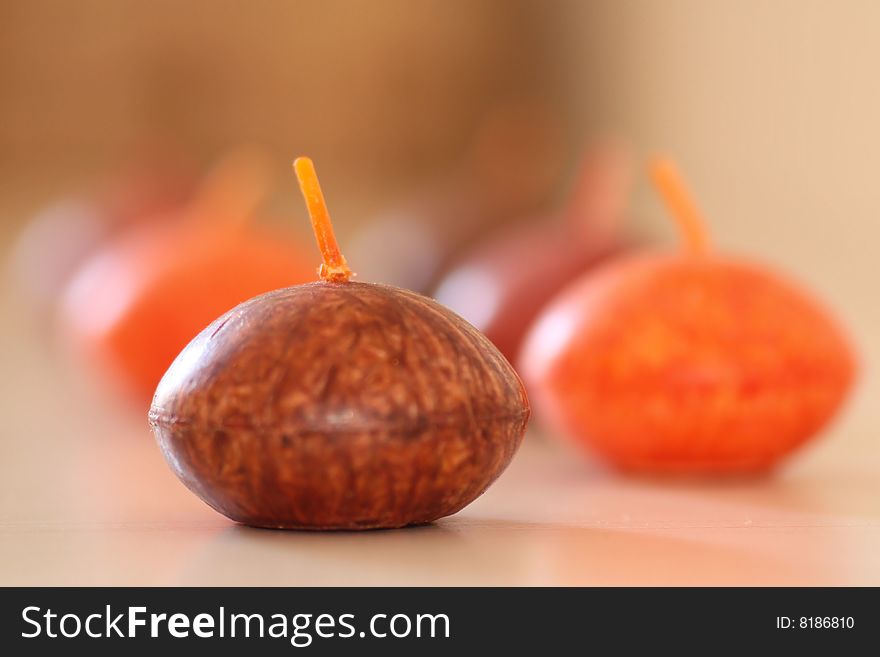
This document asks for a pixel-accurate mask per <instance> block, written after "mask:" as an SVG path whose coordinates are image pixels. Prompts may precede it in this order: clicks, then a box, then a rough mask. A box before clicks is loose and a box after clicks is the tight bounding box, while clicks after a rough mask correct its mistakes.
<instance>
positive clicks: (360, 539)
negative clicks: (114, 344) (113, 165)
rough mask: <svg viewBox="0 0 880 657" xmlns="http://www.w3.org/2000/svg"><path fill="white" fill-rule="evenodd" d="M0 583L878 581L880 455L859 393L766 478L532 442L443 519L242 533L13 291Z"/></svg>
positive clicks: (1, 437) (2, 354)
mask: <svg viewBox="0 0 880 657" xmlns="http://www.w3.org/2000/svg"><path fill="white" fill-rule="evenodd" d="M0 311H2V313H3V316H4V320H5V321H4V322H2V324H3V327H2V329H0V331H2V344H0V362H2V363H3V373H4V376H3V377H0V379H2V381H0V403H2V406H3V407H2V413H3V417H4V422H3V427H2V429H0V482H2V483H0V584H3V585H664V584H665V585H711V584H723V585H740V584H742V585H750V584H755V585H760V584H766V585H785V584H790V585H869V584H870V585H878V584H880V550H878V545H880V476H878V475H880V447H878V445H877V444H876V441H875V431H874V428H873V427H875V426H878V424H877V422H878V418H876V417H874V413H875V411H873V409H872V404H870V398H871V396H872V390H874V389H876V388H875V386H873V385H872V383H871V382H870V381H868V380H863V381H862V386H861V389H860V391H859V394H858V395H857V398H856V400H855V402H854V403H853V404H851V405H850V407H849V409H848V410H847V412H846V413H845V415H844V417H843V418H842V419H841V421H840V422H839V423H838V424H837V425H835V427H833V428H832V429H831V430H830V431H829V432H828V435H826V436H824V437H823V439H822V440H820V441H817V443H816V444H815V445H814V446H811V447H810V448H808V449H807V450H806V451H805V452H804V453H802V454H799V455H798V456H797V458H795V459H793V460H792V461H791V462H789V463H788V464H787V465H786V467H785V468H783V469H782V470H780V471H779V472H778V473H776V474H775V475H773V476H770V477H763V478H759V479H750V480H749V479H745V480H744V479H739V480H726V481H722V482H717V481H714V482H713V481H694V480H680V479H679V480H662V479H661V480H651V479H633V478H624V477H620V476H617V475H615V474H613V473H609V472H606V471H603V470H602V469H601V468H599V467H598V466H596V465H595V464H591V463H589V462H588V461H587V460H586V459H585V458H584V457H583V456H581V455H580V454H579V453H575V452H574V451H571V450H570V449H568V448H567V447H565V446H563V445H560V444H558V443H557V442H554V441H552V440H548V439H546V438H545V437H543V436H541V435H539V434H537V433H534V434H530V435H528V436H527V438H526V440H525V443H524V445H523V447H522V449H521V451H520V452H519V454H518V455H517V457H516V458H515V459H514V462H513V464H512V465H511V467H510V468H509V470H508V471H507V472H506V473H505V474H504V475H503V476H502V477H501V479H500V480H499V481H498V482H497V483H496V484H495V485H494V486H493V487H492V488H491V489H490V490H489V491H488V492H487V493H486V494H485V495H484V496H483V497H481V498H480V499H479V500H477V501H476V502H474V503H473V504H472V505H470V506H469V507H468V508H466V509H465V510H463V511H462V512H460V513H459V514H457V515H455V516H453V517H451V518H447V519H444V520H441V521H439V522H437V523H435V524H433V525H430V526H424V527H416V528H408V529H401V530H393V531H370V532H362V533H353V532H335V533H334V532H331V533H311V532H284V531H269V530H258V529H251V528H247V527H242V526H238V525H235V524H233V523H232V522H230V521H228V520H227V519H225V518H223V517H222V516H220V515H218V514H216V513H215V512H214V511H212V510H211V509H209V508H208V507H207V506H205V505H204V504H202V503H201V502H200V501H199V500H198V499H196V498H195V497H194V496H193V495H191V494H190V493H189V492H188V491H187V490H185V489H184V488H183V486H182V485H181V484H180V483H178V482H177V480H176V479H175V477H174V476H173V475H172V474H171V472H170V471H169V470H168V468H167V467H166V466H165V464H164V462H163V460H162V458H161V455H160V454H159V451H158V449H157V448H156V446H155V444H154V442H153V440H152V437H151V435H150V433H149V430H148V427H147V423H146V418H145V417H144V416H142V415H141V414H133V413H129V412H128V411H127V410H123V409H122V408H120V407H119V406H117V405H116V404H114V403H111V401H110V399H112V396H111V395H109V394H102V393H98V392H97V390H99V388H98V387H94V386H91V385H82V383H81V382H80V381H79V380H78V379H77V378H76V377H75V376H74V372H75V370H74V369H72V368H70V367H65V366H62V365H61V363H62V362H63V361H62V360H61V359H59V358H58V353H57V351H56V349H55V348H53V347H52V346H51V345H52V341H51V340H50V339H49V336H47V335H45V333H44V332H41V331H40V330H37V329H35V327H34V325H33V323H32V321H31V320H30V319H28V318H27V313H25V312H23V311H22V310H21V308H20V307H19V306H18V305H17V302H16V301H15V299H14V298H13V297H12V295H11V294H10V293H9V291H8V290H7V291H5V292H4V296H3V298H2V300H0Z"/></svg>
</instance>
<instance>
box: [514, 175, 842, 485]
mask: <svg viewBox="0 0 880 657" xmlns="http://www.w3.org/2000/svg"><path fill="white" fill-rule="evenodd" d="M652 173H653V177H654V182H655V184H656V185H657V188H658V190H659V191H660V193H661V194H662V195H663V197H664V199H665V201H666V203H667V205H668V206H669V208H670V209H671V210H672V213H673V216H674V217H675V218H676V220H677V221H678V223H679V226H680V228H681V232H682V236H683V238H684V242H685V246H686V248H685V250H684V251H683V252H682V253H679V254H662V253H657V254H648V255H640V256H633V257H629V258H626V259H621V260H619V261H616V262H613V263H611V264H609V265H607V266H605V267H604V268H603V269H602V270H601V272H599V273H597V274H596V275H595V277H583V278H581V279H579V280H577V281H576V282H575V283H573V284H572V285H571V286H570V287H569V288H567V289H566V290H565V291H563V292H562V293H561V295H560V296H559V297H558V298H557V299H556V300H554V301H553V302H552V303H551V305H550V306H549V307H548V309H547V311H546V313H545V314H544V315H543V316H542V318H541V319H540V320H539V321H538V322H537V324H536V325H535V328H534V329H533V331H532V332H531V334H530V335H529V336H528V338H527V340H526V345H525V348H524V355H523V359H522V363H523V367H524V374H525V376H526V380H527V381H528V382H529V383H530V385H531V386H532V389H533V391H534V393H535V397H536V399H537V402H536V403H537V404H538V408H539V409H540V410H542V411H544V412H545V414H546V416H547V417H548V418H549V419H550V421H551V422H552V423H553V424H555V425H556V426H557V427H558V428H559V429H560V430H561V431H562V432H563V433H566V434H568V435H569V436H570V437H572V438H574V439H575V440H577V441H578V442H580V443H581V444H583V445H585V446H588V447H590V448H592V449H593V450H594V451H596V452H597V453H598V454H600V455H601V456H602V457H604V458H605V459H607V460H608V461H609V462H610V463H612V464H613V465H615V466H617V467H619V468H621V469H625V470H637V471H650V472H680V473H717V472H754V471H759V470H765V469H767V468H769V467H771V466H773V465H775V464H776V463H777V462H778V461H779V460H780V459H781V458H782V457H783V456H785V455H786V454H788V453H789V452H791V451H792V450H794V449H795V448H797V447H798V446H800V445H802V444H803V443H804V442H806V441H807V440H808V439H809V438H811V437H812V436H813V435H815V434H816V433H817V432H818V431H819V430H820V429H822V428H823V427H824V426H825V425H826V423H827V422H828V421H829V420H830V419H831V418H832V417H833V416H834V414H835V412H836V411H837V410H838V408H839V407H840V405H841V403H842V402H843V400H844V398H845V397H846V394H847V392H848V391H849V389H850V387H851V385H852V382H853V379H854V374H855V362H854V358H853V355H852V352H851V350H850V347H849V344H848V342H847V339H846V338H845V337H844V335H843V333H842V332H841V330H840V329H839V328H838V326H837V325H836V323H835V322H834V321H833V320H832V318H831V316H830V315H829V314H828V313H827V312H826V311H825V310H823V309H822V308H821V306H820V305H819V304H818V303H817V302H816V301H814V300H813V299H812V298H811V297H810V296H809V295H807V294H806V293H804V292H802V291H801V290H799V289H798V288H797V287H795V286H794V285H793V284H791V283H789V282H788V281H786V280H784V279H783V278H781V277H779V276H778V275H777V274H775V273H773V272H771V271H770V270H768V269H766V268H763V267H758V266H757V265H753V264H749V263H746V262H743V261H740V260H735V259H732V258H728V257H724V256H718V255H714V254H712V253H711V250H710V248H709V243H708V236H707V234H706V232H705V229H704V228H703V224H702V220H701V218H700V216H699V212H698V210H697V208H696V206H695V205H694V204H693V202H692V201H691V199H690V197H689V194H688V193H687V190H686V189H685V187H684V184H683V183H682V182H681V180H680V178H679V176H678V173H677V171H676V169H675V167H674V165H672V164H671V163H670V162H668V161H666V160H657V161H656V162H655V164H654V166H653V168H652Z"/></svg>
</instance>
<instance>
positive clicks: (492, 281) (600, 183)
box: [434, 144, 631, 362]
mask: <svg viewBox="0 0 880 657" xmlns="http://www.w3.org/2000/svg"><path fill="white" fill-rule="evenodd" d="M630 168H631V167H630V159H629V157H628V155H627V154H626V153H624V152H623V150H622V149H620V148H619V147H617V146H612V145H610V144H609V145H604V146H601V147H594V148H593V149H592V150H591V151H590V152H589V153H588V154H587V156H586V157H585V160H584V164H583V166H582V169H581V171H580V173H579V176H578V180H577V185H576V187H575V190H574V192H573V194H572V195H571V198H570V200H569V202H568V206H567V207H566V208H565V210H564V211H562V212H560V213H557V214H559V215H562V216H550V217H546V216H545V217H540V218H538V219H536V220H533V221H530V222H528V223H527V224H525V225H523V226H521V227H519V228H517V229H515V230H512V231H507V232H505V233H501V234H499V235H496V236H495V237H494V238H493V239H491V240H489V241H486V242H483V243H482V244H479V245H478V246H477V247H476V248H474V249H473V250H471V252H470V253H468V254H467V255H466V256H465V257H464V258H462V259H461V260H459V262H458V263H457V264H456V266H455V267H454V268H453V269H452V270H451V271H450V272H449V273H448V274H447V276H446V277H445V278H444V279H443V280H442V281H441V282H440V284H439V286H438V287H437V290H436V292H435V294H434V296H435V298H436V299H437V300H438V301H439V302H440V303H442V304H444V305H446V306H449V307H450V308H452V309H453V310H455V311H456V312H458V313H459V314H460V315H462V316H463V317H464V318H465V319H467V320H468V321H469V322H471V323H472V324H473V325H474V326H476V327H477V328H478V329H480V330H481V331H482V332H483V333H485V334H486V336H487V337H488V338H489V339H490V340H492V342H493V343H495V346H497V347H498V348H499V349H500V350H501V353H503V354H504V355H505V356H506V357H507V359H508V360H510V361H511V362H515V359H516V357H517V356H518V355H519V351H520V348H521V346H522V340H523V338H524V336H525V334H526V332H527V331H528V330H529V328H530V327H531V325H532V323H533V322H534V320H535V318H536V317H537V316H538V314H539V313H540V311H541V309H542V308H543V307H544V306H545V305H546V304H547V302H548V301H550V299H552V298H553V297H554V296H555V295H556V293H557V292H559V290H561V289H562V288H563V287H565V285H566V284H567V283H568V282H569V281H571V279H572V278H574V277H576V276H578V275H580V274H582V273H584V272H586V271H589V270H590V269H592V268H593V267H595V266H597V265H599V264H601V263H603V262H605V261H606V260H608V259H609V258H611V257H614V256H617V255H620V254H621V253H623V252H625V251H626V250H627V249H628V248H630V245H629V244H628V242H627V239H626V238H625V237H624V236H622V235H621V231H620V230H619V222H620V219H621V216H622V214H623V212H624V207H625V205H626V201H627V197H628V193H629V188H630Z"/></svg>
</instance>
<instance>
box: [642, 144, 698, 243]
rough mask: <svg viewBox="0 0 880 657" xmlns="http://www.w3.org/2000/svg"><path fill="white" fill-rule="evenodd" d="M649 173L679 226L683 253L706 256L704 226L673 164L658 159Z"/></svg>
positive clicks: (652, 164) (667, 160)
mask: <svg viewBox="0 0 880 657" xmlns="http://www.w3.org/2000/svg"><path fill="white" fill-rule="evenodd" d="M650 172H651V179H652V180H653V182H654V187H655V188H656V189H657V192H658V193H659V194H660V196H661V197H662V198H663V200H664V202H665V203H666V207H667V209H668V210H669V213H670V214H671V215H672V217H673V218H674V219H675V221H676V222H677V223H678V228H679V230H680V231H681V237H682V241H683V242H684V248H685V250H686V251H687V252H688V253H690V254H692V255H705V254H706V253H707V252H708V251H709V236H708V234H707V232H706V223H705V222H704V221H703V217H702V215H701V214H700V211H699V209H698V208H697V206H696V204H695V203H694V201H693V198H692V196H691V194H690V193H689V192H688V190H687V187H686V186H685V184H684V181H683V180H682V178H681V175H680V174H679V172H678V169H677V168H676V166H675V164H673V163H672V161H671V160H669V159H666V158H662V157H658V158H655V159H654V160H653V161H652V162H651V165H650Z"/></svg>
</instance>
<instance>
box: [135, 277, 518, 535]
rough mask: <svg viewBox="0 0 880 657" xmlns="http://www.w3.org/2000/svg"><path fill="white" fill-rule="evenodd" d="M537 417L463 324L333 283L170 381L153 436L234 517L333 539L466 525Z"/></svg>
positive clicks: (257, 302)
mask: <svg viewBox="0 0 880 657" xmlns="http://www.w3.org/2000/svg"><path fill="white" fill-rule="evenodd" d="M528 416H529V407H528V401H527V399H526V395H525V391H524V389H523V387H522V384H521V383H520V381H519V378H518V377H517V375H516V373H515V372H514V371H513V368H512V367H511V366H510V365H509V364H508V363H507V361H506V360H505V359H504V358H503V357H502V356H501V354H500V353H499V352H498V351H497V349H495V347H494V346H493V345H492V344H491V343H490V342H489V341H488V340H487V339H486V338H485V337H484V336H483V335H482V334H480V333H479V332H478V331H477V330H476V329H474V328H473V327H472V326H470V325H469V324H468V323H467V322H465V321H464V320H462V319H461V318H459V317H458V316H457V315H455V314H454V313H452V312H451V311H449V310H448V309H446V308H444V307H443V306H440V305H439V304H437V303H435V302H433V301H431V300H429V299H427V298H425V297H421V296H419V295H417V294H414V293H412V292H407V291H404V290H399V289H397V288H391V287H385V286H380V285H372V284H365V283H351V282H347V283H325V282H320V283H314V284H308V285H301V286H296V287H292V288H286V289H282V290H277V291H275V292H271V293H268V294H265V295H263V296H260V297H257V298H255V299H252V300H250V301H248V302H246V303H244V304H242V305H240V306H238V307H237V308H235V309H233V310H231V311H230V312H228V313H227V314H226V315H224V316H223V317H221V318H219V319H218V320H216V321H215V322H214V323H213V324H212V325H211V326H209V327H208V328H206V329H205V330H204V331H203V332H202V333H201V334H200V335H199V336H198V337H196V338H195V340H193V342H192V343H191V344H190V345H189V346H188V347H187V348H186V349H185V350H184V351H183V352H182V353H181V354H180V356H179V357H178V358H177V360H176V361H175V362H174V364H173V365H172V366H171V368H170V369H169V371H168V372H167V373H166V375H165V377H164V379H163V380H162V383H161V384H160V385H159V388H158V389H157V391H156V396H155V398H154V401H153V406H152V409H151V412H150V422H151V425H152V427H153V430H154V432H155V435H156V437H157V439H158V441H159V443H160V446H161V447H162V450H163V453H164V454H165V456H166V458H167V459H168V461H169V463H170V464H171V466H172V468H173V469H174V471H175V472H176V473H177V475H178V476H179V477H180V478H181V480H182V481H183V482H184V483H185V484H186V485H187V486H188V487H189V488H190V489H191V490H193V491H194V492H195V493H196V494H198V495H199V496H200V497H201V498H202V499H203V500H205V501H206V502H207V503H208V504H210V505H211V506H212V507H214V508H215V509H217V510H218V511H220V512H221V513H224V514H225V515H227V516H228V517H230V518H232V519H234V520H237V521H240V522H244V523H247V524H253V525H259V526H267V527H297V528H314V529H321V528H370V527H399V526H404V525H408V524H414V523H424V522H429V521H432V520H435V519H437V518H440V517H443V516H446V515H449V514H452V513H455V512H456V511H458V510H459V509H461V508H462V507H464V506H465V505H466V504H468V503H470V502H471V501H472V500H473V499H475V498H476V497H477V496H479V495H480V494H481V493H482V492H483V491H484V490H485V489H486V488H487V487H488V486H489V485H490V484H491V483H492V481H494V480H495V478H496V477H498V475H499V474H500V473H501V472H502V471H503V470H504V468H505V467H506V466H507V464H508V462H509V461H510V459H511V458H512V456H513V454H514V452H515V451H516V449H517V447H518V446H519V444H520V441H521V439H522V435H523V432H524V431H525V426H526V423H527V421H528Z"/></svg>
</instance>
